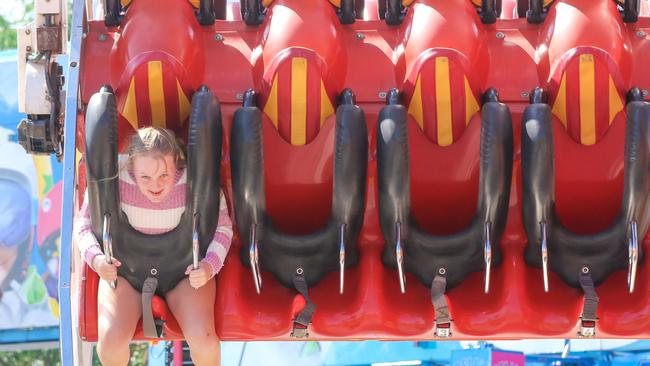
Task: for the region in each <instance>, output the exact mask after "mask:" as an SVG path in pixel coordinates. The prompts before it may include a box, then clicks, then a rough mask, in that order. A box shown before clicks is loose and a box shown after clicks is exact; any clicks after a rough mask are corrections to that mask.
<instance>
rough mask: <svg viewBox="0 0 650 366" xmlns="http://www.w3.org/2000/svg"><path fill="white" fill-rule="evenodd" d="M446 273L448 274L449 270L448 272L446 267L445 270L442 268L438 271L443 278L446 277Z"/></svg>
mask: <svg viewBox="0 0 650 366" xmlns="http://www.w3.org/2000/svg"><path fill="white" fill-rule="evenodd" d="M445 273H447V270H446V269H445V268H444V267H443V268H440V269H439V270H438V274H439V275H441V276H444V275H445Z"/></svg>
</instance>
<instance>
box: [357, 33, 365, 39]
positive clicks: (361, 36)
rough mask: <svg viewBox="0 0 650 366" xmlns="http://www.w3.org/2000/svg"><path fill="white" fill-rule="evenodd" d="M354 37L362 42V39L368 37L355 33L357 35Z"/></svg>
mask: <svg viewBox="0 0 650 366" xmlns="http://www.w3.org/2000/svg"><path fill="white" fill-rule="evenodd" d="M354 37H355V38H356V39H358V40H362V39H364V38H366V35H365V34H363V33H355V34H354Z"/></svg>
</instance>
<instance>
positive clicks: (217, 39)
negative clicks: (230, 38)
mask: <svg viewBox="0 0 650 366" xmlns="http://www.w3.org/2000/svg"><path fill="white" fill-rule="evenodd" d="M214 40H215V41H217V42H223V35H222V34H221V33H217V34H215V35H214Z"/></svg>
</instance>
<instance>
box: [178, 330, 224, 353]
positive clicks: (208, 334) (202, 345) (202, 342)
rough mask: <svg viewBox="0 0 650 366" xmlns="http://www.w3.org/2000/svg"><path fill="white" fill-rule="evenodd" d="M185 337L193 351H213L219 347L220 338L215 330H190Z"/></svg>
mask: <svg viewBox="0 0 650 366" xmlns="http://www.w3.org/2000/svg"><path fill="white" fill-rule="evenodd" d="M185 339H186V341H187V344H189V346H190V348H191V349H192V352H211V351H214V350H218V349H219V338H217V335H216V333H215V332H214V331H203V332H188V333H187V334H185Z"/></svg>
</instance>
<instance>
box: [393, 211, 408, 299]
mask: <svg viewBox="0 0 650 366" xmlns="http://www.w3.org/2000/svg"><path fill="white" fill-rule="evenodd" d="M395 236H396V238H395V242H396V243H395V260H396V261H397V275H398V276H399V289H400V291H401V292H402V293H405V292H406V277H405V276H404V267H403V265H404V250H403V249H402V226H401V223H400V222H399V221H398V222H396V223H395Z"/></svg>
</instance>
